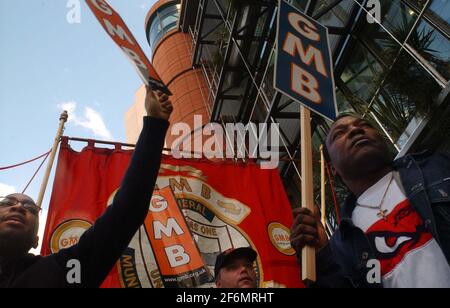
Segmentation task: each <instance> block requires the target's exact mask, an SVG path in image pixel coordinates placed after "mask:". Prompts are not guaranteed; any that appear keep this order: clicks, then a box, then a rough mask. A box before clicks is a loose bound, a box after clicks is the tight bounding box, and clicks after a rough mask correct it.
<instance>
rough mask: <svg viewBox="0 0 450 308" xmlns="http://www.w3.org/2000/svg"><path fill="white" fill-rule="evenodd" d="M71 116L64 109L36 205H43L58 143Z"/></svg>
mask: <svg viewBox="0 0 450 308" xmlns="http://www.w3.org/2000/svg"><path fill="white" fill-rule="evenodd" d="M68 118H69V114H68V113H67V111H64V112H63V113H62V114H61V116H60V117H59V127H58V132H57V133H56V137H55V142H54V143H53V148H52V151H51V153H50V159H49V161H48V164H47V170H46V171H45V175H44V179H43V181H42V184H41V190H40V192H39V196H38V199H37V202H36V205H37V206H39V207H42V201H43V200H44V195H45V190H46V189H47V184H48V179H49V178H50V172H51V171H52V167H53V162H54V161H55V156H56V152H57V150H58V144H59V141H60V140H61V136H62V134H63V132H64V125H65V124H66V122H67V119H68Z"/></svg>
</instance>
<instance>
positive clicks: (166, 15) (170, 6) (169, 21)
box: [145, 0, 209, 146]
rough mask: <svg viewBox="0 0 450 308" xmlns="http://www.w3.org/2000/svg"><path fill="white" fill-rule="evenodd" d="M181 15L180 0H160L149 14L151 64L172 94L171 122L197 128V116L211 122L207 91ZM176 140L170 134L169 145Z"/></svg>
mask: <svg viewBox="0 0 450 308" xmlns="http://www.w3.org/2000/svg"><path fill="white" fill-rule="evenodd" d="M180 12H181V1H180V0H178V1H177V0H175V1H174V0H160V1H158V2H157V3H156V4H155V5H154V6H153V7H152V8H151V10H150V11H149V13H148V15H147V19H146V22H145V25H146V33H147V39H148V42H149V44H150V48H151V49H152V63H153V65H154V66H155V68H156V70H157V71H158V74H159V75H160V76H161V79H162V80H163V81H164V83H165V84H166V85H168V86H169V88H170V90H171V91H172V93H173V97H172V102H173V105H174V113H173V114H172V117H171V123H172V125H173V124H175V123H178V122H183V123H187V124H188V125H189V126H190V127H191V128H192V129H194V115H201V116H202V118H203V124H206V123H207V122H209V115H208V112H207V107H206V100H207V93H208V89H207V85H206V82H205V79H204V77H203V74H202V72H201V70H200V69H195V68H193V66H192V56H191V49H192V38H191V36H190V35H189V34H187V33H184V32H182V31H179V27H178V24H179V16H180ZM174 139H175V137H174V136H171V135H170V134H168V137H167V145H168V146H170V145H171V144H172V141H173V140H174Z"/></svg>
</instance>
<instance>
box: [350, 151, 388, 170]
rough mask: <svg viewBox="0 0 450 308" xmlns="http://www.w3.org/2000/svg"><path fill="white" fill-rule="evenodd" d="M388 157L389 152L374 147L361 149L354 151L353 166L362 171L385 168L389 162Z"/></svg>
mask: <svg viewBox="0 0 450 308" xmlns="http://www.w3.org/2000/svg"><path fill="white" fill-rule="evenodd" d="M388 156H389V154H388V153H387V150H385V151H381V150H380V149H375V148H373V147H364V148H359V149H355V150H354V151H353V154H352V159H351V165H352V166H354V167H358V168H362V169H366V168H371V167H377V166H383V165H386V164H387V163H388V162H389V157H388Z"/></svg>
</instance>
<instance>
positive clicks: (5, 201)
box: [0, 197, 41, 215]
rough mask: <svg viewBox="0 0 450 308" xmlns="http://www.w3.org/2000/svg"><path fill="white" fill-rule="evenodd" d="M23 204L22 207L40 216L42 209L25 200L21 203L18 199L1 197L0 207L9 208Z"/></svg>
mask: <svg viewBox="0 0 450 308" xmlns="http://www.w3.org/2000/svg"><path fill="white" fill-rule="evenodd" d="M19 203H20V204H22V206H23V207H24V208H25V209H26V210H27V211H28V212H30V213H31V214H33V215H38V214H39V212H40V211H41V208H40V207H38V206H37V205H36V203H34V202H33V201H30V200H23V201H19V200H17V199H16V198H12V197H0V207H3V208H8V207H12V206H15V205H17V204H19Z"/></svg>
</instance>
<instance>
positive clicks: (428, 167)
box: [291, 115, 450, 288]
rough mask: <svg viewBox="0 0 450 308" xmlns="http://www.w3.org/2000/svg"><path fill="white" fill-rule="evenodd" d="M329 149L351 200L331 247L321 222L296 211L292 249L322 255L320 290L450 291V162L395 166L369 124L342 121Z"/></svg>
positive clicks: (418, 158)
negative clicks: (306, 249)
mask: <svg viewBox="0 0 450 308" xmlns="http://www.w3.org/2000/svg"><path fill="white" fill-rule="evenodd" d="M326 147H327V152H328V156H329V159H330V163H331V169H332V172H333V174H334V175H335V176H338V177H340V179H341V180H342V181H343V182H344V183H345V184H346V185H347V186H348V188H349V190H350V191H351V192H352V194H351V195H350V196H349V197H348V198H347V200H346V202H345V204H344V205H343V207H342V209H341V216H342V220H341V223H340V226H339V228H338V230H337V231H336V232H335V233H334V235H333V236H332V238H331V239H330V240H329V241H328V239H327V236H326V234H325V230H324V228H323V226H322V225H321V223H320V220H319V218H318V217H317V215H315V214H314V213H311V211H309V210H307V209H297V210H295V211H294V216H295V219H294V224H293V227H292V230H291V244H292V246H293V247H294V248H295V249H296V251H297V255H298V256H300V255H301V254H300V252H301V249H302V248H303V247H304V246H305V245H308V246H313V247H316V251H317V257H316V258H317V283H316V284H314V285H312V286H316V287H385V288H400V287H402V288H403V287H450V266H449V260H450V155H449V154H448V153H443V154H428V153H426V152H424V153H420V154H412V155H407V156H405V157H403V158H400V159H398V160H395V161H392V157H391V155H390V154H389V153H390V151H389V150H388V147H387V144H386V142H385V140H384V139H383V137H382V136H381V135H380V134H379V133H378V132H377V130H376V129H374V128H373V127H372V126H371V125H370V124H369V122H367V121H366V120H364V119H362V118H360V117H358V116H354V115H344V116H342V117H339V118H338V120H337V121H336V122H335V123H334V124H333V125H332V127H331V129H330V132H329V134H328V136H327V139H326Z"/></svg>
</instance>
